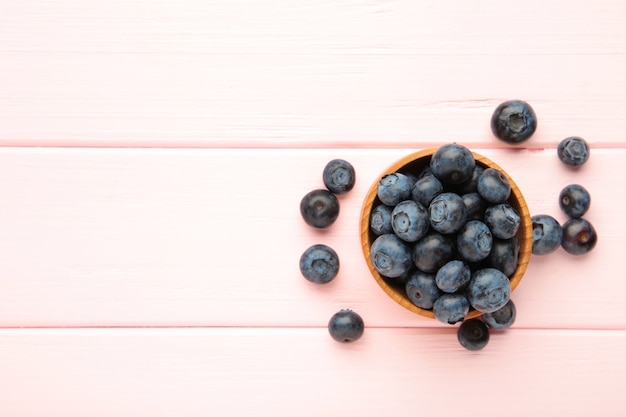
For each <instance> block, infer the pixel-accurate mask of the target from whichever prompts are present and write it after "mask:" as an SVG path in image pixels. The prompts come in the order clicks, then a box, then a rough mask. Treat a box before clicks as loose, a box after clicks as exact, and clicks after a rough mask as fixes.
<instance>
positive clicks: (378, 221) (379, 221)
mask: <svg viewBox="0 0 626 417" xmlns="http://www.w3.org/2000/svg"><path fill="white" fill-rule="evenodd" d="M392 210H393V207H390V206H386V205H384V204H379V205H377V206H376V207H374V208H373V209H372V214H371V215H370V230H371V231H372V232H374V234H375V235H377V236H380V235H385V234H388V233H393V227H391V211H392Z"/></svg>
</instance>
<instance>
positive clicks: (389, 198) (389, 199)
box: [377, 172, 413, 206]
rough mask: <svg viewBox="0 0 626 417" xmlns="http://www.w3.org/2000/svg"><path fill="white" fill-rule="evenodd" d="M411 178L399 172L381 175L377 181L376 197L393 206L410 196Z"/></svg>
mask: <svg viewBox="0 0 626 417" xmlns="http://www.w3.org/2000/svg"><path fill="white" fill-rule="evenodd" d="M412 186H413V183H412V182H411V179H410V178H409V177H407V176H406V175H404V174H402V173H400V172H394V173H392V174H387V175H385V176H383V177H382V178H381V179H380V181H379V182H378V193H377V194H378V199H379V200H380V201H381V202H382V203H383V204H386V205H388V206H395V205H396V204H398V203H399V202H401V201H404V200H408V199H409V198H411V187H412Z"/></svg>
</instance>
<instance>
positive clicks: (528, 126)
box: [491, 100, 537, 145]
mask: <svg viewBox="0 0 626 417" xmlns="http://www.w3.org/2000/svg"><path fill="white" fill-rule="evenodd" d="M536 129H537V116H536V115H535V111H534V110H533V109H532V107H530V105H529V104H528V103H526V102H525V101H521V100H510V101H505V102H503V103H501V104H500V105H498V107H496V109H495V110H494V112H493V115H492V116H491V131H492V132H493V134H494V135H495V136H496V137H497V138H498V139H500V140H502V141H504V142H506V143H509V144H512V145H517V144H519V143H522V142H524V141H525V140H527V139H528V138H530V137H531V136H532V134H533V133H535V130H536Z"/></svg>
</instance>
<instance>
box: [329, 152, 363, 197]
mask: <svg viewBox="0 0 626 417" xmlns="http://www.w3.org/2000/svg"><path fill="white" fill-rule="evenodd" d="M322 179H323V181H324V185H325V186H326V188H328V190H329V191H330V192H332V193H335V194H344V193H347V192H348V191H350V190H352V188H354V183H355V181H356V176H355V173H354V167H353V166H352V164H350V162H348V161H345V160H343V159H333V160H332V161H330V162H329V163H328V164H326V166H325V167H324V172H323V174H322Z"/></svg>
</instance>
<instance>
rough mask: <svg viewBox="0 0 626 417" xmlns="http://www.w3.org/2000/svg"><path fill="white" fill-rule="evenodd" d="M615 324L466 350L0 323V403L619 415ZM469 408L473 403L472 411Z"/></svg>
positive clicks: (306, 334) (286, 332) (521, 336)
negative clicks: (603, 328)
mask: <svg viewBox="0 0 626 417" xmlns="http://www.w3.org/2000/svg"><path fill="white" fill-rule="evenodd" d="M624 349H626V332H624V331H598V330H595V331H583V330H560V331H555V330H519V329H517V330H509V331H506V332H504V333H498V334H492V336H491V340H490V342H489V344H488V346H487V347H486V348H485V349H484V350H482V351H478V352H469V351H466V350H464V349H463V348H461V347H460V345H459V344H458V342H457V341H456V335H455V332H454V330H453V329H380V328H371V329H366V333H365V334H364V336H363V338H362V339H360V340H359V341H357V342H355V343H354V344H352V345H346V344H339V343H336V342H334V341H333V340H332V339H331V338H330V337H329V336H328V334H327V331H326V329H324V328H308V329H304V328H294V329H284V328H273V329H271V328H264V329H247V328H238V329H233V328H213V329H142V330H141V329H126V330H122V329H77V330H68V329H58V330H17V329H16V330H2V331H0V352H2V353H1V354H0V369H2V372H1V373H0V388H1V390H2V393H3V395H2V396H0V410H2V412H3V413H4V414H6V415H11V416H16V417H35V416H41V415H44V414H51V413H52V414H55V415H64V416H68V417H73V416H84V415H90V416H94V417H98V416H103V417H104V416H111V415H133V416H138V417H140V416H150V417H160V416H163V417H165V416H167V417H169V416H172V415H176V416H181V417H191V416H205V415H207V414H219V415H225V416H259V415H272V416H277V417H280V416H294V415H298V416H303V417H305V416H321V415H324V416H338V415H361V416H372V417H374V416H375V417H378V416H380V415H382V414H386V413H389V414H390V415H395V416H414V415H415V414H416V413H419V414H424V415H437V416H442V417H445V416H451V417H452V416H459V415H465V414H467V413H468V412H470V413H473V411H472V410H478V409H480V413H479V414H480V415H481V416H485V417H490V416H494V417H495V416H501V415H502V413H503V412H504V413H506V414H507V415H510V416H519V417H525V416H528V415H557V414H560V413H565V414H567V415H568V416H572V417H588V416H590V415H602V416H603V417H618V416H622V415H623V409H624V406H626V400H625V399H624V396H623V395H621V390H622V387H623V385H624V383H625V382H626V380H625V375H626V359H625V357H624V355H623V352H624ZM476 412H477V413H478V411H476Z"/></svg>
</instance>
